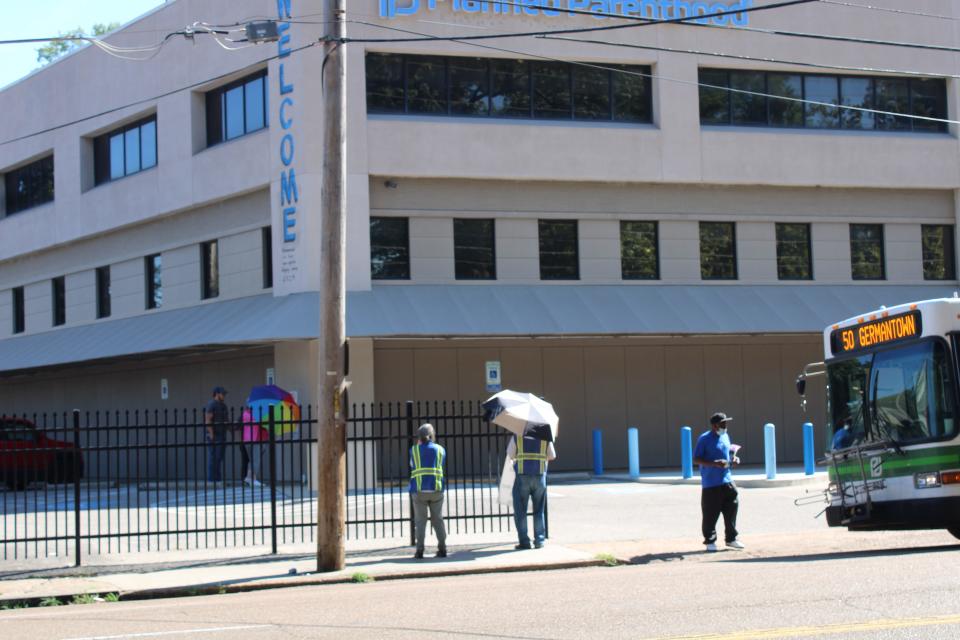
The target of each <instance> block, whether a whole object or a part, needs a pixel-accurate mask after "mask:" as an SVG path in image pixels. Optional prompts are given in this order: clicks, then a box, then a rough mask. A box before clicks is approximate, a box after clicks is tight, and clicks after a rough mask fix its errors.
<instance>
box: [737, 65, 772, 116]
mask: <svg viewBox="0 0 960 640" xmlns="http://www.w3.org/2000/svg"><path fill="white" fill-rule="evenodd" d="M730 88H731V89H736V91H731V92H730V120H731V122H732V123H733V124H766V122H767V99H766V98H765V97H764V96H762V95H755V94H762V93H765V91H766V87H765V79H764V75H763V74H762V73H756V72H752V71H731V72H730Z"/></svg>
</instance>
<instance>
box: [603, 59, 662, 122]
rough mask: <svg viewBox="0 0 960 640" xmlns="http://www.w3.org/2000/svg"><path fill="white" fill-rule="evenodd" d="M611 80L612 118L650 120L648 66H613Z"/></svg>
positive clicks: (628, 120)
mask: <svg viewBox="0 0 960 640" xmlns="http://www.w3.org/2000/svg"><path fill="white" fill-rule="evenodd" d="M614 68H616V69H620V70H621V72H620V73H617V72H615V71H614V72H611V74H610V77H611V80H612V82H613V119H614V120H617V121H619V122H651V121H652V120H653V117H652V116H651V115H650V114H651V112H652V111H653V107H652V106H651V96H650V69H649V67H628V66H615V67H614Z"/></svg>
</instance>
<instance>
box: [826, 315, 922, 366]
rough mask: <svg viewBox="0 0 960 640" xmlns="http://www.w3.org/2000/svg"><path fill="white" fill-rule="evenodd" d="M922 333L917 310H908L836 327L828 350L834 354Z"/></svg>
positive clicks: (908, 337)
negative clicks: (852, 324)
mask: <svg viewBox="0 0 960 640" xmlns="http://www.w3.org/2000/svg"><path fill="white" fill-rule="evenodd" d="M921 335H923V324H922V323H921V319H920V312H919V311H908V312H907V313H901V314H898V315H895V316H890V317H888V318H881V319H880V320H872V321H870V322H863V323H861V324H858V325H854V326H851V327H843V328H840V329H836V330H835V331H833V332H832V333H831V334H830V350H831V351H832V352H833V353H834V355H836V354H840V353H851V352H853V351H860V350H861V349H870V348H871V347H879V346H880V345H883V344H889V343H892V342H900V341H901V340H909V339H911V338H919V337H920V336H921Z"/></svg>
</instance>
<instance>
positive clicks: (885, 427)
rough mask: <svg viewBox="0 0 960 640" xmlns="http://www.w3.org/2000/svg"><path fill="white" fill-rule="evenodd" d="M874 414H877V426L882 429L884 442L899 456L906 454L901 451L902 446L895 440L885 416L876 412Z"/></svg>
mask: <svg viewBox="0 0 960 640" xmlns="http://www.w3.org/2000/svg"><path fill="white" fill-rule="evenodd" d="M876 416H877V426H879V427H880V429H881V430H882V431H883V435H884V436H886V442H887V443H889V444H890V446H892V447H893V450H894V451H896V452H897V453H898V454H900V455H901V456H902V455H906V454H905V453H904V452H903V448H902V447H901V446H900V443H899V442H897V439H896V438H894V437H893V431H892V430H891V428H890V423H889V422H887V420H886V418H884V417H883V414H882V413H879V412H878V413H877V414H876Z"/></svg>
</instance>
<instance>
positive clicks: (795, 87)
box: [767, 73, 803, 127]
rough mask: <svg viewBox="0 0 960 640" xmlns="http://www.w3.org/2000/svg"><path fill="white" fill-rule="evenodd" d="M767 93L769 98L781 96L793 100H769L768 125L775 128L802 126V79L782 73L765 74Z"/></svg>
mask: <svg viewBox="0 0 960 640" xmlns="http://www.w3.org/2000/svg"><path fill="white" fill-rule="evenodd" d="M767 93H769V94H770V95H771V96H783V97H784V98H794V100H778V99H776V98H770V99H769V100H768V103H767V110H768V112H769V114H770V124H771V125H772V126H775V127H802V126H803V103H802V102H799V100H802V99H803V78H802V76H798V75H788V74H784V73H770V74H767Z"/></svg>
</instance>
